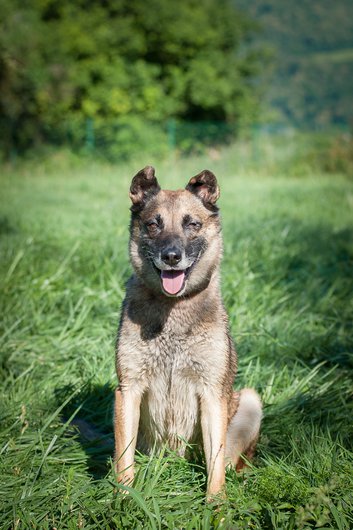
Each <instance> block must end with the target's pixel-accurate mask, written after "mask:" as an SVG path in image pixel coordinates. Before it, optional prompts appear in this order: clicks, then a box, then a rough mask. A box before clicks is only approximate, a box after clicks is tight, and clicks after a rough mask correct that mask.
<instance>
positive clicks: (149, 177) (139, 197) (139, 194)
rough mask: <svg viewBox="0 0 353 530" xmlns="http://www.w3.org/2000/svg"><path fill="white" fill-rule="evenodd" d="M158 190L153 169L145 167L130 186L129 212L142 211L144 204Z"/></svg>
mask: <svg viewBox="0 0 353 530" xmlns="http://www.w3.org/2000/svg"><path fill="white" fill-rule="evenodd" d="M160 189H161V188H160V186H159V184H158V181H157V179H156V176H155V172H154V167H152V166H146V167H144V168H143V169H141V170H140V171H139V172H138V173H137V174H136V175H135V176H134V178H133V179H132V182H131V186H130V193H129V196H130V199H131V201H132V206H131V210H132V211H133V212H138V211H139V210H142V208H143V207H144V206H145V204H146V202H147V201H148V200H149V199H150V198H151V197H153V196H154V195H157V193H158V192H159V191H160Z"/></svg>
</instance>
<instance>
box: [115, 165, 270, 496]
mask: <svg viewBox="0 0 353 530" xmlns="http://www.w3.org/2000/svg"><path fill="white" fill-rule="evenodd" d="M219 193H220V192H219V187H218V184H217V180H216V177H215V175H214V174H213V173H212V172H211V171H208V170H204V171H202V172H201V173H199V174H198V175H196V176H195V177H193V178H191V180H190V181H189V183H188V184H187V186H186V188H185V189H183V190H178V191H168V190H161V188H160V186H159V184H158V181H157V179H156V176H155V170H154V168H153V167H151V166H147V167H145V168H144V169H142V170H141V171H139V172H138V173H137V174H136V175H135V177H134V178H133V180H132V183H131V187H130V199H131V201H132V206H131V223H130V235H131V237H130V244H129V251H130V259H131V263H132V266H133V269H134V274H133V275H132V277H131V278H130V280H129V281H128V283H127V288H126V297H125V300H124V302H123V307H122V315H121V320H120V326H119V331H118V338H117V347H116V354H117V355H116V369H117V376H118V380H119V386H118V387H117V389H116V391H115V406H114V434H115V459H114V460H115V469H116V473H117V477H118V480H119V481H120V482H122V483H124V484H129V483H131V482H132V481H133V478H134V454H135V449H136V445H137V447H138V449H139V450H142V451H147V452H148V451H151V450H152V449H154V448H156V447H158V446H162V445H164V444H167V445H168V446H169V447H170V448H171V449H173V450H175V451H176V452H177V453H178V454H180V455H184V454H185V450H186V447H187V446H188V445H193V444H200V443H202V444H203V450H204V454H205V460H206V466H207V496H208V497H209V498H212V497H214V496H216V495H218V494H222V492H223V491H224V484H225V468H226V466H227V465H231V466H235V467H237V469H239V468H241V467H242V465H243V464H244V462H243V460H242V458H241V455H244V456H245V457H246V458H247V459H248V458H251V457H252V455H253V453H254V450H255V445H256V441H257V438H258V435H259V431H260V424H261V418H262V406H261V400H260V398H259V396H258V394H257V393H256V392H255V390H253V389H250V388H245V389H243V390H241V391H240V392H236V391H234V390H233V382H234V378H235V375H236V368H237V357H236V352H235V349H234V345H233V342H232V339H231V337H230V333H229V325H228V318H227V314H226V311H225V309H224V306H223V303H222V298H221V293H220V261H221V256H222V237H221V225H220V218H219V210H218V207H217V206H216V201H217V199H218V197H219Z"/></svg>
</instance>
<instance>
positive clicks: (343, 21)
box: [236, 0, 353, 127]
mask: <svg viewBox="0 0 353 530" xmlns="http://www.w3.org/2000/svg"><path fill="white" fill-rule="evenodd" d="M236 5H237V6H238V7H240V8H241V9H243V10H244V11H246V12H247V13H249V14H250V15H251V16H252V17H253V18H254V19H255V20H256V21H257V22H258V23H259V26H260V31H259V32H258V34H257V37H256V44H259V43H260V44H263V45H264V46H266V47H269V48H270V49H271V51H272V54H273V59H274V72H273V77H272V78H271V82H270V88H269V90H268V93H267V98H266V100H267V102H268V103H270V105H271V107H273V108H275V109H276V110H277V111H279V116H278V117H277V119H278V120H279V121H289V122H291V123H293V124H295V125H300V126H311V127H312V126H316V127H324V126H327V125H340V126H347V125H349V124H350V123H351V122H352V120H353V105H352V99H353V98H352V87H353V3H352V2H350V1H349V0H339V1H337V2H334V3H332V2H330V1H329V0H320V2H318V1H314V2H312V1H310V0H300V1H298V2H296V3H293V2H292V1H290V0H281V1H279V0H238V1H237V2H236Z"/></svg>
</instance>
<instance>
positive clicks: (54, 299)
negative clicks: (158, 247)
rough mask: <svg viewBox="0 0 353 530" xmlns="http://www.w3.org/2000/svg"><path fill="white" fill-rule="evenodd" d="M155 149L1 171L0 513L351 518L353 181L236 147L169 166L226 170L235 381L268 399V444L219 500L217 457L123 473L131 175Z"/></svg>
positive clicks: (276, 524)
mask: <svg viewBox="0 0 353 530" xmlns="http://www.w3.org/2000/svg"><path fill="white" fill-rule="evenodd" d="M150 162H151V161H150V160H146V161H143V163H142V164H141V163H137V164H134V165H131V166H130V167H129V166H125V167H113V166H105V165H103V164H101V165H98V164H94V163H92V164H91V165H90V166H88V165H87V167H83V166H82V165H78V166H77V167H76V168H75V167H74V166H73V167H72V168H71V169H70V168H69V167H68V166H67V165H66V164H65V163H64V162H63V161H62V159H61V158H60V156H58V157H57V159H55V158H54V161H52V162H51V163H50V164H49V165H46V164H45V163H43V164H42V165H40V164H39V163H29V164H27V165H22V164H21V165H19V166H18V167H17V168H16V167H13V168H10V167H7V168H2V170H1V174H2V175H1V190H2V191H1V217H0V231H1V240H0V242H1V277H2V293H1V314H2V319H1V320H2V322H1V327H2V332H3V335H2V338H1V403H0V407H1V428H0V429H1V432H0V447H1V449H0V454H1V457H0V459H1V460H0V465H1V471H0V527H1V528H4V529H10V528H12V529H24V528H26V529H27V528H28V529H29V528H31V529H39V528H40V529H42V528H43V529H54V528H55V529H57V530H61V529H77V528H85V529H86V528H87V529H88V528H91V529H115V528H117V529H120V528H123V529H145V528H152V529H167V528H168V529H169V528H175V529H208V528H224V529H227V530H228V529H239V528H256V529H260V528H263V529H269V528H276V529H287V528H288V529H304V528H316V529H318V528H337V529H340V530H341V529H349V528H352V525H353V515H352V513H353V498H352V495H353V459H352V452H351V450H352V445H353V422H352V418H353V401H352V390H353V384H352V364H353V354H352V352H353V333H352V315H353V282H352V265H353V215H352V210H353V181H352V180H349V179H348V178H344V177H340V176H339V175H331V176H324V175H321V174H312V175H311V176H308V175H306V176H305V177H301V176H292V177H288V176H286V173H285V172H283V174H282V175H280V174H279V175H276V176H271V175H270V174H269V172H268V171H264V172H263V174H262V172H261V171H257V172H250V171H246V170H245V169H244V168H243V169H241V170H240V169H239V165H237V164H236V159H235V157H234V156H233V155H232V153H231V150H229V151H228V152H225V153H224V156H221V158H220V160H217V161H213V162H212V161H210V160H207V159H205V158H191V159H189V160H185V161H174V162H173V163H170V164H168V163H166V162H165V163H159V164H156V169H157V176H158V177H159V179H160V182H161V183H162V184H163V186H164V187H169V188H173V187H174V188H175V187H181V186H183V185H185V184H186V182H187V181H188V179H189V178H190V177H191V176H192V175H194V174H195V173H197V172H199V171H200V170H201V169H203V168H204V167H208V168H209V169H212V170H213V171H214V172H215V173H216V175H217V176H218V177H219V181H220V185H221V192H222V195H221V199H220V206H221V212H222V219H223V234H224V259H223V267H222V270H223V283H222V290H223V296H224V300H225V304H226V307H227V310H228V312H229V315H230V321H231V328H232V333H233V337H234V339H235V341H236V344H237V350H238V355H239V374H238V378H237V380H236V387H237V388H241V387H242V386H245V385H247V386H254V387H255V388H257V389H258V391H259V392H260V394H261V396H262V398H263V401H264V412H265V417H264V422H263V428H262V434H261V438H260V441H259V446H258V451H257V456H256V458H255V460H254V462H253V465H252V466H251V467H250V468H249V469H248V470H247V471H246V472H245V473H241V474H236V473H235V472H233V471H230V472H229V473H227V494H228V499H227V500H226V501H224V502H223V503H222V504H221V505H220V506H218V507H215V506H213V505H208V504H206V503H205V500H204V498H205V470H204V466H203V463H202V462H199V463H198V464H197V465H196V464H191V463H188V462H186V461H185V460H183V459H181V458H178V457H176V456H175V455H173V454H171V453H170V452H168V450H167V449H166V450H165V452H164V454H162V455H161V454H157V455H155V456H154V457H153V458H151V459H148V458H147V457H145V456H142V455H140V456H138V457H137V461H138V473H137V477H136V481H135V484H134V487H133V488H132V489H131V491H130V495H123V494H122V492H121V490H120V489H119V488H117V486H116V484H115V481H114V476H113V473H112V468H111V458H112V452H113V445H112V444H113V436H112V399H113V390H114V387H115V385H116V376H115V372H114V342H115V333H116V329H117V323H118V319H119V311H120V305H121V301H122V299H123V296H124V283H125V281H126V280H127V278H128V276H129V274H130V272H131V269H130V265H129V262H128V254H127V241H128V220H129V200H128V187H129V182H130V179H131V178H132V176H133V174H134V173H135V172H136V171H137V170H138V169H140V167H142V165H145V164H147V163H150ZM170 167H172V170H170V169H169V168H170ZM265 173H266V174H265ZM306 173H308V172H307V171H306ZM78 427H80V428H81V434H80V432H79V429H78ZM93 429H94V430H93Z"/></svg>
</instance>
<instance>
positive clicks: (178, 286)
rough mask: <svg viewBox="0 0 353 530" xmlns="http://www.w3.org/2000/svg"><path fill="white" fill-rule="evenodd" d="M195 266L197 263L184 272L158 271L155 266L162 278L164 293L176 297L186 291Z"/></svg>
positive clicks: (173, 270)
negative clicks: (185, 288) (186, 284)
mask: <svg viewBox="0 0 353 530" xmlns="http://www.w3.org/2000/svg"><path fill="white" fill-rule="evenodd" d="M194 265H195V262H194V263H193V264H192V265H191V266H190V267H188V268H187V269H184V270H178V269H165V270H160V269H158V267H156V266H155V265H154V267H155V269H156V270H157V272H158V274H159V276H160V278H161V282H162V288H163V291H164V292H165V293H166V294H168V295H171V296H175V295H177V294H178V293H180V292H181V291H182V290H183V289H184V287H185V283H186V281H187V279H188V277H189V276H190V272H191V270H192V269H193V267H194Z"/></svg>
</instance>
